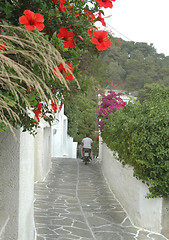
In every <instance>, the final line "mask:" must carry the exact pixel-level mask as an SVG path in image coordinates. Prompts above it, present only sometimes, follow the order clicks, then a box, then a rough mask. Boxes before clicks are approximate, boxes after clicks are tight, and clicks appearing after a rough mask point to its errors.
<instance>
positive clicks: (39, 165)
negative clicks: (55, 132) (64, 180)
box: [34, 123, 51, 181]
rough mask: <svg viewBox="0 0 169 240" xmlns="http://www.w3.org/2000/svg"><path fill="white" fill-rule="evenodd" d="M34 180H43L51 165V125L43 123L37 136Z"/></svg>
mask: <svg viewBox="0 0 169 240" xmlns="http://www.w3.org/2000/svg"><path fill="white" fill-rule="evenodd" d="M34 159H35V161H34V181H42V180H43V179H44V178H45V177H46V175H47V173H48V172H49V170H50V166H51V127H49V125H46V124H43V123H41V128H39V129H38V131H37V134H36V136H35V147H34Z"/></svg>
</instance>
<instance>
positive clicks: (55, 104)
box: [51, 99, 58, 112]
mask: <svg viewBox="0 0 169 240" xmlns="http://www.w3.org/2000/svg"><path fill="white" fill-rule="evenodd" d="M51 106H52V109H53V111H54V112H56V110H57V108H58V100H57V99H56V101H55V102H52V103H51Z"/></svg>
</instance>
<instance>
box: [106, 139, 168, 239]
mask: <svg viewBox="0 0 169 240" xmlns="http://www.w3.org/2000/svg"><path fill="white" fill-rule="evenodd" d="M101 147H102V156H101V158H102V169H103V173H104V176H105V178H106V179H107V181H108V183H109V185H110V187H111V189H112V191H113V192H114V194H115V196H116V198H117V199H118V200H119V202H120V203H121V204H122V206H123V207H124V209H125V210H126V211H127V213H128V215H129V217H130V219H131V220H132V221H133V223H134V224H135V225H136V226H139V227H141V228H145V229H147V230H150V231H154V232H158V233H162V234H164V235H165V236H166V237H168V238H169V227H168V226H169V211H167V208H169V198H168V199H163V198H155V199H147V198H145V196H146V195H147V193H148V187H147V186H146V185H145V184H143V183H142V182H141V181H140V180H137V179H136V178H135V177H133V168H132V167H129V166H125V167H123V166H122V164H121V163H120V162H119V161H118V160H116V158H115V157H114V155H113V152H112V151H111V150H110V149H109V148H108V147H107V146H106V144H104V143H103V144H102V146H101Z"/></svg>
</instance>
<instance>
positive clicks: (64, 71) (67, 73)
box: [54, 61, 73, 82]
mask: <svg viewBox="0 0 169 240" xmlns="http://www.w3.org/2000/svg"><path fill="white" fill-rule="evenodd" d="M67 67H68V69H69V70H70V71H69V70H68V69H67V68H66V69H65V67H64V66H63V64H62V63H60V65H59V67H58V69H59V71H60V73H61V74H62V75H63V76H64V78H65V79H67V80H68V81H69V82H71V81H72V80H73V75H72V74H71V73H70V72H72V73H73V68H72V66H71V62H70V61H69V62H68V65H67ZM54 74H55V76H56V77H58V74H57V71H56V69H55V68H54Z"/></svg>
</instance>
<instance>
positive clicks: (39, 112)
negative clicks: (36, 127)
mask: <svg viewBox="0 0 169 240" xmlns="http://www.w3.org/2000/svg"><path fill="white" fill-rule="evenodd" d="M41 109H42V104H41V103H39V104H38V109H36V110H35V122H34V123H36V122H39V114H41Z"/></svg>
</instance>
